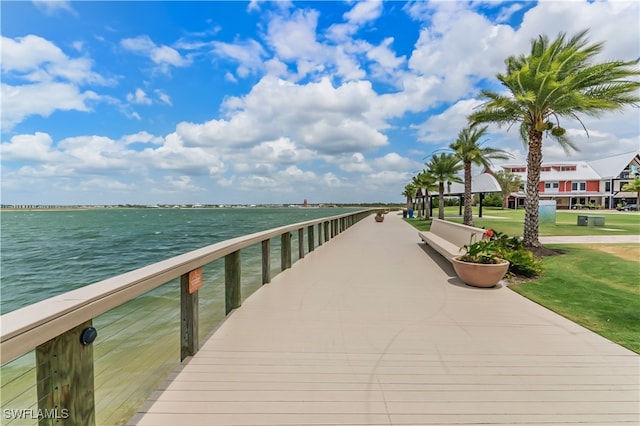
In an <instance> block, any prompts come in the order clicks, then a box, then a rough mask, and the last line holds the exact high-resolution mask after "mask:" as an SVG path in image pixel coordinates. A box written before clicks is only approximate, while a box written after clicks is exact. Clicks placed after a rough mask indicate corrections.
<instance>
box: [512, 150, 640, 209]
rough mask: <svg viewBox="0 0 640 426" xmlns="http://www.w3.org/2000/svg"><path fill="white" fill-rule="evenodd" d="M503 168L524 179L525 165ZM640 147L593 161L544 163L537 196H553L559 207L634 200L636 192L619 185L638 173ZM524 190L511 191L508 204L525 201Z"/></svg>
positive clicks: (551, 198)
mask: <svg viewBox="0 0 640 426" xmlns="http://www.w3.org/2000/svg"><path fill="white" fill-rule="evenodd" d="M501 167H502V168H503V169H504V170H506V171H509V172H511V173H513V174H515V175H519V176H520V177H521V178H522V181H523V182H526V181H527V165H526V164H511V165H502V166H501ZM639 171H640V151H635V152H629V153H626V154H620V155H614V156H611V157H605V158H601V159H598V160H593V161H562V162H553V163H543V164H542V167H541V169H540V199H541V200H555V201H556V206H557V207H558V208H559V209H573V208H580V207H583V206H600V207H603V208H615V207H616V205H618V204H625V203H633V202H635V200H636V194H635V193H632V192H623V191H622V187H623V186H624V185H626V184H627V183H629V182H631V181H632V180H633V179H635V178H636V177H640V172H639ZM524 198H525V194H524V192H517V193H512V194H511V196H510V197H509V200H508V207H509V208H518V207H520V206H523V205H524Z"/></svg>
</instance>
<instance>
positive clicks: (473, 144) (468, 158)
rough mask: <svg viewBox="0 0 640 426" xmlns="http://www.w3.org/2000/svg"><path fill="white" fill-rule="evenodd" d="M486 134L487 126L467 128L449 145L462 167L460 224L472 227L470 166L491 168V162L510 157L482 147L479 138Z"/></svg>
mask: <svg viewBox="0 0 640 426" xmlns="http://www.w3.org/2000/svg"><path fill="white" fill-rule="evenodd" d="M486 134H487V126H484V127H475V126H469V127H465V128H464V129H462V130H460V133H458V139H456V141H455V142H453V143H452V144H451V145H449V148H451V149H452V150H453V152H454V155H456V156H457V157H458V159H459V160H460V161H462V164H463V166H464V215H463V219H462V222H463V223H464V224H465V225H469V226H473V215H472V211H471V164H476V165H478V166H484V167H485V168H489V167H491V160H506V159H507V158H510V157H511V155H510V154H509V153H507V152H506V151H503V150H501V149H497V148H489V147H483V146H482V143H480V142H479V141H480V138H482V137H483V136H485V135H486Z"/></svg>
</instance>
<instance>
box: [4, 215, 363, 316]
mask: <svg viewBox="0 0 640 426" xmlns="http://www.w3.org/2000/svg"><path fill="white" fill-rule="evenodd" d="M348 211H353V209H346V208H320V209H300V208H246V209H241V208H236V209H90V210H68V211H4V212H2V214H1V215H0V223H1V247H0V259H1V268H0V312H1V313H7V312H10V311H12V310H15V309H18V308H20V307H23V306H26V305H29V304H32V303H35V302H38V301H40V300H44V299H47V298H49V297H52V296H55V295H58V294H61V293H64V292H66V291H70V290H73V289H76V288H79V287H82V286H85V285H87V284H91V283H94V282H97V281H100V280H103V279H106V278H109V277H112V276H115V275H119V274H121V273H124V272H127V271H131V270H133V269H137V268H140V267H143V266H146V265H148V264H151V263H155V262H158V261H161V260H164V259H167V258H169V257H172V256H176V255H179V254H182V253H185V252H188V251H191V250H195V249H197V248H200V247H204V246H207V245H209V244H213V243H216V242H219V241H223V240H226V239H229V238H233V237H237V236H240V235H246V234H250V233H253V232H257V231H261V230H265V229H269V228H274V227H278V226H282V225H287V224H291V223H296V222H302V221H306V220H311V219H316V218H320V217H326V216H333V215H337V214H341V213H344V212H348ZM247 253H249V255H250V256H254V257H255V256H259V251H258V250H247ZM255 260H256V261H257V258H256V259H255ZM250 261H251V259H249V263H251V262H250ZM254 263H257V262H254Z"/></svg>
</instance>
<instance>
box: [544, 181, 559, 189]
mask: <svg viewBox="0 0 640 426" xmlns="http://www.w3.org/2000/svg"><path fill="white" fill-rule="evenodd" d="M558 188H559V185H558V182H545V183H544V189H549V190H554V189H555V190H556V191H557V190H558Z"/></svg>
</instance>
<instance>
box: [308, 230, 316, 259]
mask: <svg viewBox="0 0 640 426" xmlns="http://www.w3.org/2000/svg"><path fill="white" fill-rule="evenodd" d="M307 241H308V243H309V253H311V252H312V251H313V250H314V249H315V241H316V240H315V237H314V235H313V225H310V226H308V227H307Z"/></svg>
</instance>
